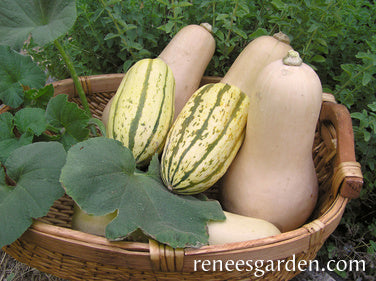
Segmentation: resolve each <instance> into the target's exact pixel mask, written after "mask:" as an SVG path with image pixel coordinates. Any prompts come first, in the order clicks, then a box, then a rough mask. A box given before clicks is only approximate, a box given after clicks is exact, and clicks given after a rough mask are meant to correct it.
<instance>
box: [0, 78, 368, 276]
mask: <svg viewBox="0 0 376 281" xmlns="http://www.w3.org/2000/svg"><path fill="white" fill-rule="evenodd" d="M123 76H124V74H108V75H95V76H89V77H81V78H80V81H81V84H82V86H83V88H84V91H85V92H86V93H87V96H88V100H89V104H90V107H91V110H92V113H93V115H94V117H97V118H101V115H102V111H103V109H104V107H105V105H106V104H107V102H108V101H109V99H110V98H111V97H112V96H113V95H114V94H115V92H116V90H117V88H118V86H119V84H120V82H121V80H122V78H123ZM218 81H219V78H217V77H204V78H203V80H202V84H206V83H212V82H218ZM53 85H54V87H55V94H68V95H69V97H70V99H71V100H72V101H75V102H77V103H78V104H80V101H79V98H78V97H77V94H76V90H75V87H74V84H73V81H72V80H71V79H66V80H62V81H58V82H55V83H53ZM6 110H7V109H6V108H3V109H1V111H3V112H4V111H6ZM1 111H0V113H1ZM312 155H313V159H314V163H315V167H316V172H317V177H318V180H319V188H320V190H319V200H318V202H317V205H316V208H315V210H314V213H313V214H312V216H311V218H310V219H309V220H308V221H307V223H306V224H304V225H303V226H301V227H300V228H298V229H295V230H293V231H289V232H285V233H282V234H279V235H276V236H272V237H268V238H263V239H258V240H252V241H245V242H237V243H229V244H223V245H211V246H204V247H201V248H185V249H172V248H171V247H168V246H166V245H161V244H159V243H157V242H155V241H152V240H151V241H150V242H149V243H141V242H130V241H119V242H110V241H108V240H107V239H106V238H104V237H100V236H95V235H91V234H87V233H83V232H80V231H76V230H72V229H71V217H72V214H73V201H72V199H70V198H69V197H67V196H64V197H62V198H61V199H59V200H57V201H56V202H55V204H54V205H53V206H52V207H51V209H50V212H49V213H48V215H47V216H46V217H43V218H41V219H38V220H36V221H35V222H34V223H33V225H32V226H31V227H30V228H29V229H28V230H27V231H26V232H25V233H24V234H23V235H22V236H21V237H20V238H19V239H18V240H16V241H15V242H14V243H12V244H11V245H8V246H5V247H4V248H3V250H4V251H5V252H6V253H8V254H9V255H11V256H13V257H14V258H15V259H17V260H18V261H20V262H22V263H25V264H28V265H30V266H32V267H34V268H37V269H39V270H40V271H43V272H46V273H51V274H53V275H55V276H57V277H60V278H64V279H69V280H101V281H103V280H284V281H286V280H289V279H291V278H293V277H294V276H295V275H297V274H299V273H300V271H299V270H302V268H303V269H304V264H307V263H304V261H307V262H308V261H309V260H313V259H314V258H315V257H316V254H317V252H318V250H319V249H320V248H321V246H322V245H323V243H324V242H325V240H326V239H327V238H328V237H329V236H330V234H331V233H332V232H333V231H334V230H335V228H336V227H337V226H338V224H339V222H340V220H341V218H342V215H343V212H344V210H345V207H346V204H347V203H348V201H349V200H350V199H352V198H356V197H358V196H359V192H360V190H361V188H362V185H363V177H362V174H361V169H360V165H359V163H357V162H356V160H355V151H354V137H353V131H352V122H351V118H350V114H349V112H348V110H347V109H346V108H345V107H344V106H343V105H340V104H338V103H336V101H335V99H334V97H333V96H332V95H330V94H323V103H322V109H321V113H320V118H319V121H318V124H317V130H316V136H315V141H314V146H313V151H312ZM211 192H214V193H215V190H212V191H211ZM290 259H294V261H295V264H298V263H299V261H302V263H301V264H302V265H303V266H302V267H301V268H295V271H294V270H291V267H290V268H289V267H284V266H280V268H278V267H277V265H278V261H281V260H285V261H287V260H290ZM258 260H263V261H264V263H263V265H262V266H261V264H260V262H258V264H253V270H251V267H250V265H251V264H252V262H251V261H253V262H255V261H258ZM195 261H196V262H195ZM272 263H274V265H272ZM204 264H211V265H214V264H215V265H216V266H215V268H213V266H212V267H211V270H209V271H205V269H209V266H204V267H203V266H202V265H204ZM195 265H196V267H195ZM197 265H198V266H197ZM226 265H227V267H226ZM235 265H237V266H238V268H236V267H235ZM273 268H274V270H272V269H273Z"/></svg>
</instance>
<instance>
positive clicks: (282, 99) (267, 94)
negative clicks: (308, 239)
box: [222, 51, 322, 232]
mask: <svg viewBox="0 0 376 281" xmlns="http://www.w3.org/2000/svg"><path fill="white" fill-rule="evenodd" d="M321 95H322V86H321V83H320V79H319V77H318V76H317V74H316V73H315V72H314V71H313V70H312V68H311V67H309V66H308V65H306V64H304V63H302V61H301V59H300V57H299V54H298V53H297V52H295V51H289V54H288V56H287V57H286V58H285V59H283V60H282V59H279V60H277V61H274V62H272V63H270V64H269V65H267V66H266V67H264V68H263V70H262V71H261V73H260V74H259V76H258V78H257V80H256V82H255V85H254V87H253V89H252V91H251V92H250V107H249V111H248V119H247V129H246V136H245V139H244V142H243V146H242V147H241V149H240V151H239V152H238V154H237V156H236V158H235V159H234V161H233V162H232V164H231V165H230V167H229V169H228V171H227V173H226V174H225V176H224V177H223V180H222V202H223V206H224V208H225V209H226V210H227V211H230V212H234V213H237V214H241V215H245V216H250V217H256V218H261V219H265V220H267V221H269V222H271V223H273V224H274V225H276V226H277V227H278V228H279V229H280V230H281V231H283V232H284V231H288V230H292V229H295V228H297V227H299V226H300V225H301V224H303V223H304V222H305V221H306V220H307V218H308V217H309V216H310V214H311V212H312V211H313V208H314V206H315V203H316V199H317V189H318V184H317V177H316V173H315V168H314V164H313V160H312V145H313V141H314V134H315V127H316V123H317V120H318V117H319V113H320V108H321Z"/></svg>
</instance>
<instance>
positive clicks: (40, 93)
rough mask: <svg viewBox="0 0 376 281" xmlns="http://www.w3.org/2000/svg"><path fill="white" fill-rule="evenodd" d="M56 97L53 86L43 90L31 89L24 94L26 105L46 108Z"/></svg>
mask: <svg viewBox="0 0 376 281" xmlns="http://www.w3.org/2000/svg"><path fill="white" fill-rule="evenodd" d="M53 95H54V87H53V85H52V84H48V85H46V86H45V87H43V88H39V89H30V90H27V91H25V93H24V99H25V101H24V105H25V106H32V107H39V108H46V106H47V104H48V102H49V100H50V99H51V98H52V97H53Z"/></svg>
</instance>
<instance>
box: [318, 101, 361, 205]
mask: <svg viewBox="0 0 376 281" xmlns="http://www.w3.org/2000/svg"><path fill="white" fill-rule="evenodd" d="M328 123H329V124H332V126H334V129H335V135H336V136H335V137H336V144H333V145H335V146H336V150H337V151H336V160H335V161H336V162H335V166H334V174H333V181H332V186H333V189H334V191H335V193H337V192H338V190H339V192H340V194H341V195H342V196H343V197H346V198H357V197H359V193H360V191H361V189H362V186H363V175H362V172H361V169H360V168H361V167H360V164H359V163H358V162H356V159H355V148H354V134H353V129H352V120H351V116H350V113H349V111H348V110H347V108H346V107H345V106H344V105H342V104H338V103H335V102H333V101H323V103H322V108H321V113H320V125H321V127H323V126H325V125H326V124H328ZM322 132H323V130H322ZM325 134H330V133H329V131H328V129H326V132H325V130H324V132H323V138H324V137H325Z"/></svg>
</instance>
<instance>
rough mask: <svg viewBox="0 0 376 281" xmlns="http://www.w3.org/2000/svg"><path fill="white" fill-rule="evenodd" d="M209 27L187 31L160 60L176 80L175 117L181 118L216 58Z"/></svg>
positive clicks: (175, 39)
mask: <svg viewBox="0 0 376 281" xmlns="http://www.w3.org/2000/svg"><path fill="white" fill-rule="evenodd" d="M211 31H212V27H211V25H210V24H208V23H202V24H201V25H196V24H191V25H187V26H185V27H183V28H182V29H181V30H180V31H179V32H178V33H177V34H176V35H175V36H174V37H173V38H172V39H171V41H170V42H169V43H168V45H167V46H166V47H165V48H164V49H163V51H162V52H161V54H160V55H159V56H158V57H159V58H161V59H162V60H163V61H164V62H166V63H167V64H168V66H169V67H170V68H171V70H172V73H173V75H174V78H175V117H174V119H176V117H177V116H178V114H179V113H180V111H181V110H182V108H183V107H184V105H185V104H186V103H187V101H188V99H189V98H190V97H191V96H192V94H193V93H194V92H195V91H196V90H197V89H198V88H199V86H200V81H201V78H202V76H203V75H204V72H205V70H206V68H207V66H208V64H209V62H210V60H211V58H212V56H213V54H214V51H215V40H214V37H213V35H212V33H211Z"/></svg>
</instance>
